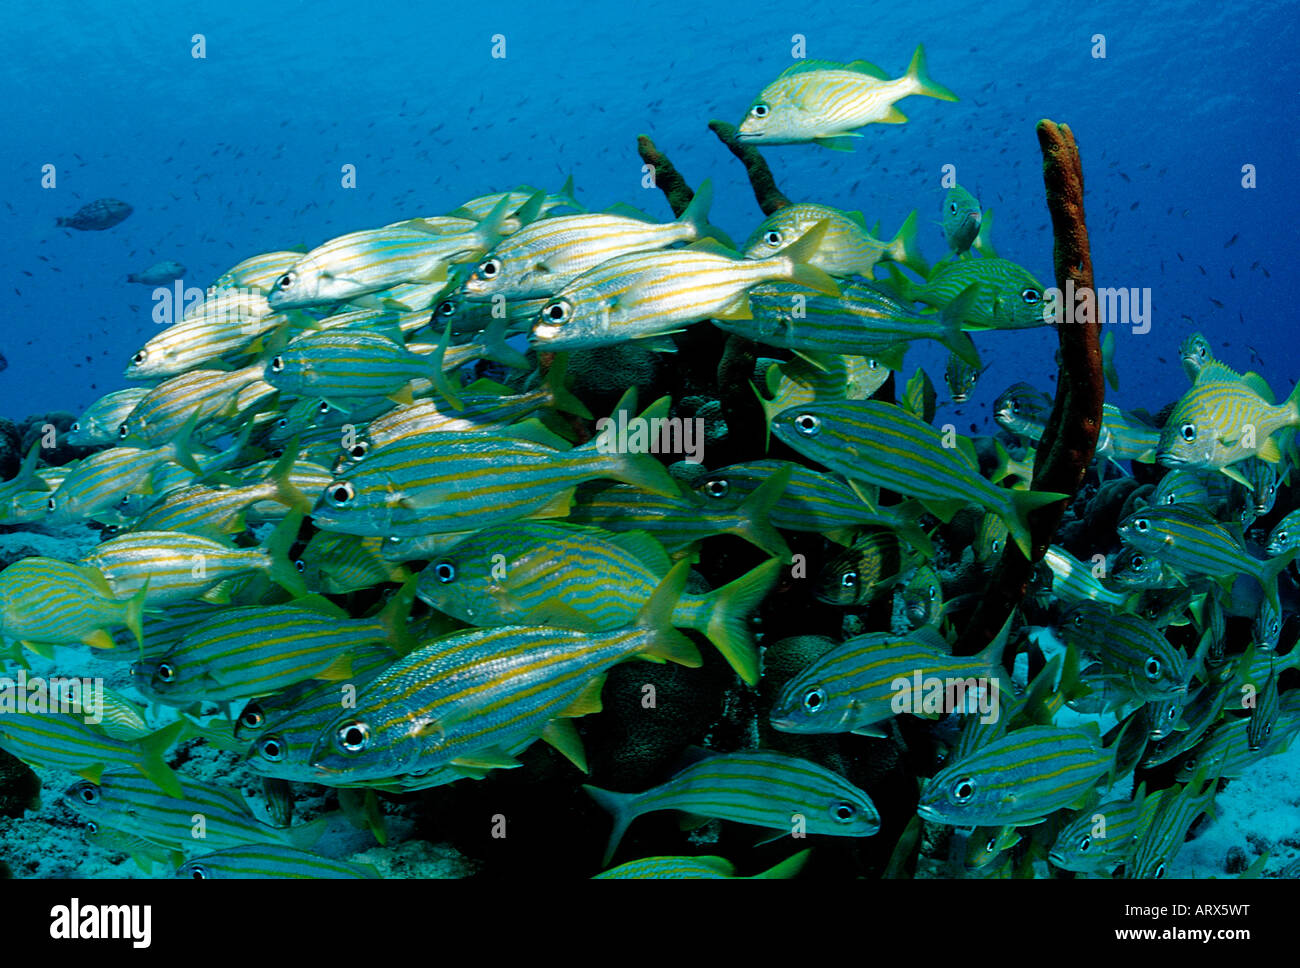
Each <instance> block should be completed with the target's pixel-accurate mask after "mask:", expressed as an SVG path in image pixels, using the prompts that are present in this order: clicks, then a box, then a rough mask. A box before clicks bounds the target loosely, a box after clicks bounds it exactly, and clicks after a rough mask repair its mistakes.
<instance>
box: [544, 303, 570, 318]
mask: <svg viewBox="0 0 1300 968" xmlns="http://www.w3.org/2000/svg"><path fill="white" fill-rule="evenodd" d="M542 315H543V316H545V317H546V318H547V319H549V320H550V321H551V322H553V323H562V322H564V321H565V320H566V319H568V318H569V304H568V302H567V301H565V300H563V299H560V300H557V301H556V302H553V303H549V304H548V305H547V306H546V307H545V308H544V309H543V310H542Z"/></svg>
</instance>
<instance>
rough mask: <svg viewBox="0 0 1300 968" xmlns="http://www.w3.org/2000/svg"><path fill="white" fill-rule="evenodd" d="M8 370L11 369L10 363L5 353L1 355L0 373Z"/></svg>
mask: <svg viewBox="0 0 1300 968" xmlns="http://www.w3.org/2000/svg"><path fill="white" fill-rule="evenodd" d="M7 369H9V361H8V360H6V359H5V355H4V354H3V353H0V373H3V372H4V371H5V370H7Z"/></svg>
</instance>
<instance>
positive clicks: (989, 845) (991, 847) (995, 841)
mask: <svg viewBox="0 0 1300 968" xmlns="http://www.w3.org/2000/svg"><path fill="white" fill-rule="evenodd" d="M997 845H998V838H996V837H990V838H989V842H988V843H987V844H985V845H984V851H985V853H989V854H991V853H993V850H994V848H995V847H997Z"/></svg>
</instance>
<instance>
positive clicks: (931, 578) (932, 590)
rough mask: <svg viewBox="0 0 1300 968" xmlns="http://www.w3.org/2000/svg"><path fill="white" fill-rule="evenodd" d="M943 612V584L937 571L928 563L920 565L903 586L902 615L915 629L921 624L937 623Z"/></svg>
mask: <svg viewBox="0 0 1300 968" xmlns="http://www.w3.org/2000/svg"><path fill="white" fill-rule="evenodd" d="M943 613H944V600H943V584H942V583H941V582H940V580H939V573H938V572H937V571H935V570H934V568H932V567H931V566H929V565H922V566H921V567H919V568H917V569H916V571H915V573H914V574H913V575H912V577H911V578H909V579H908V581H907V584H906V585H904V586H903V615H904V616H905V617H906V618H907V624H908V625H910V626H911V628H912V630H913V631H915V630H916V629H918V628H920V627H921V626H923V625H937V624H938V623H939V619H940V618H942V617H943Z"/></svg>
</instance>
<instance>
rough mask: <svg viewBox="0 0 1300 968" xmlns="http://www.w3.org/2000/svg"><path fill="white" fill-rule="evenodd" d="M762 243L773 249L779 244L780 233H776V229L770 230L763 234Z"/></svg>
mask: <svg viewBox="0 0 1300 968" xmlns="http://www.w3.org/2000/svg"><path fill="white" fill-rule="evenodd" d="M763 241H764V242H766V243H767V244H768V245H769V246H771V247H772V248H774V249H775V248H776V247H777V246H778V245H780V244H781V233H780V232H778V231H777V230H776V229H770V230H769V231H767V232H766V233H764V235H763Z"/></svg>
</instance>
